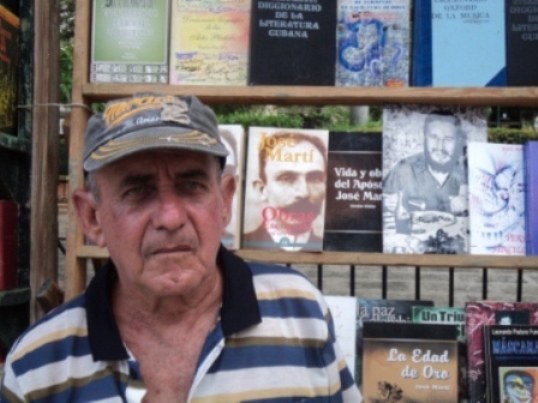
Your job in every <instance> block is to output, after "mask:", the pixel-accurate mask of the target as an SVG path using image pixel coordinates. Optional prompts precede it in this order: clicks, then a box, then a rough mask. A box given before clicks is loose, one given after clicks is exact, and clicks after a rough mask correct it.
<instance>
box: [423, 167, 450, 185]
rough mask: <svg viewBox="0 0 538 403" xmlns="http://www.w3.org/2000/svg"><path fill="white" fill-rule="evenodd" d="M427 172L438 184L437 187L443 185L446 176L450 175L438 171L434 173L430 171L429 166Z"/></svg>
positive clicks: (432, 170)
mask: <svg viewBox="0 0 538 403" xmlns="http://www.w3.org/2000/svg"><path fill="white" fill-rule="evenodd" d="M428 171H429V172H430V173H431V174H432V176H433V178H434V179H435V180H436V181H437V182H438V183H439V185H441V186H442V185H443V184H444V183H445V181H446V179H447V178H448V176H449V175H450V172H440V171H435V170H434V169H432V167H431V166H429V165H428Z"/></svg>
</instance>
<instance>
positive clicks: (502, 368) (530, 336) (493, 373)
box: [484, 325, 538, 403]
mask: <svg viewBox="0 0 538 403" xmlns="http://www.w3.org/2000/svg"><path fill="white" fill-rule="evenodd" d="M484 350H485V359H486V360H485V366H486V385H487V399H488V402H492V403H497V402H499V403H501V402H535V401H536V400H538V326H532V325H527V326H525V325H520V326H515V325H514V326H495V325H487V326H484Z"/></svg>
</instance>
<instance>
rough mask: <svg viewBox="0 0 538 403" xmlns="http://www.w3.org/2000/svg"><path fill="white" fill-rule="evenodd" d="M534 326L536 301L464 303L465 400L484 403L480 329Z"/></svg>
mask: <svg viewBox="0 0 538 403" xmlns="http://www.w3.org/2000/svg"><path fill="white" fill-rule="evenodd" d="M529 324H531V325H535V324H538V303H537V302H510V301H473V302H467V303H466V304H465V331H466V333H467V357H468V374H469V399H470V401H471V402H476V403H485V402H486V401H487V400H486V367H485V364H484V363H485V352H484V326H486V325H529Z"/></svg>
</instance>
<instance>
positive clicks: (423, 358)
mask: <svg viewBox="0 0 538 403" xmlns="http://www.w3.org/2000/svg"><path fill="white" fill-rule="evenodd" d="M456 337H457V326H456V325H444V326H439V325H436V324H418V323H374V322H370V323H365V324H364V357H363V365H364V367H365V368H368V371H365V372H364V382H363V388H362V394H363V398H364V401H365V402H398V401H402V402H436V403H449V402H452V403H457V402H458V377H459V375H458V371H459V367H458V342H457V339H456Z"/></svg>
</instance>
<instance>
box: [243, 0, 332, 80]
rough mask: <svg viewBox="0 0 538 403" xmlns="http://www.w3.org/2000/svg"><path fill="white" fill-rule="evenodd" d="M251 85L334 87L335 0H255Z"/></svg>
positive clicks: (252, 15) (253, 1)
mask: <svg viewBox="0 0 538 403" xmlns="http://www.w3.org/2000/svg"><path fill="white" fill-rule="evenodd" d="M251 17H252V20H251V30H250V32H251V36H250V53H249V78H248V83H249V84H250V85H324V86H334V74H335V57H336V56H335V55H336V1H335V0H309V1H308V2H306V1H304V0H286V1H280V0H252V12H251Z"/></svg>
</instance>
